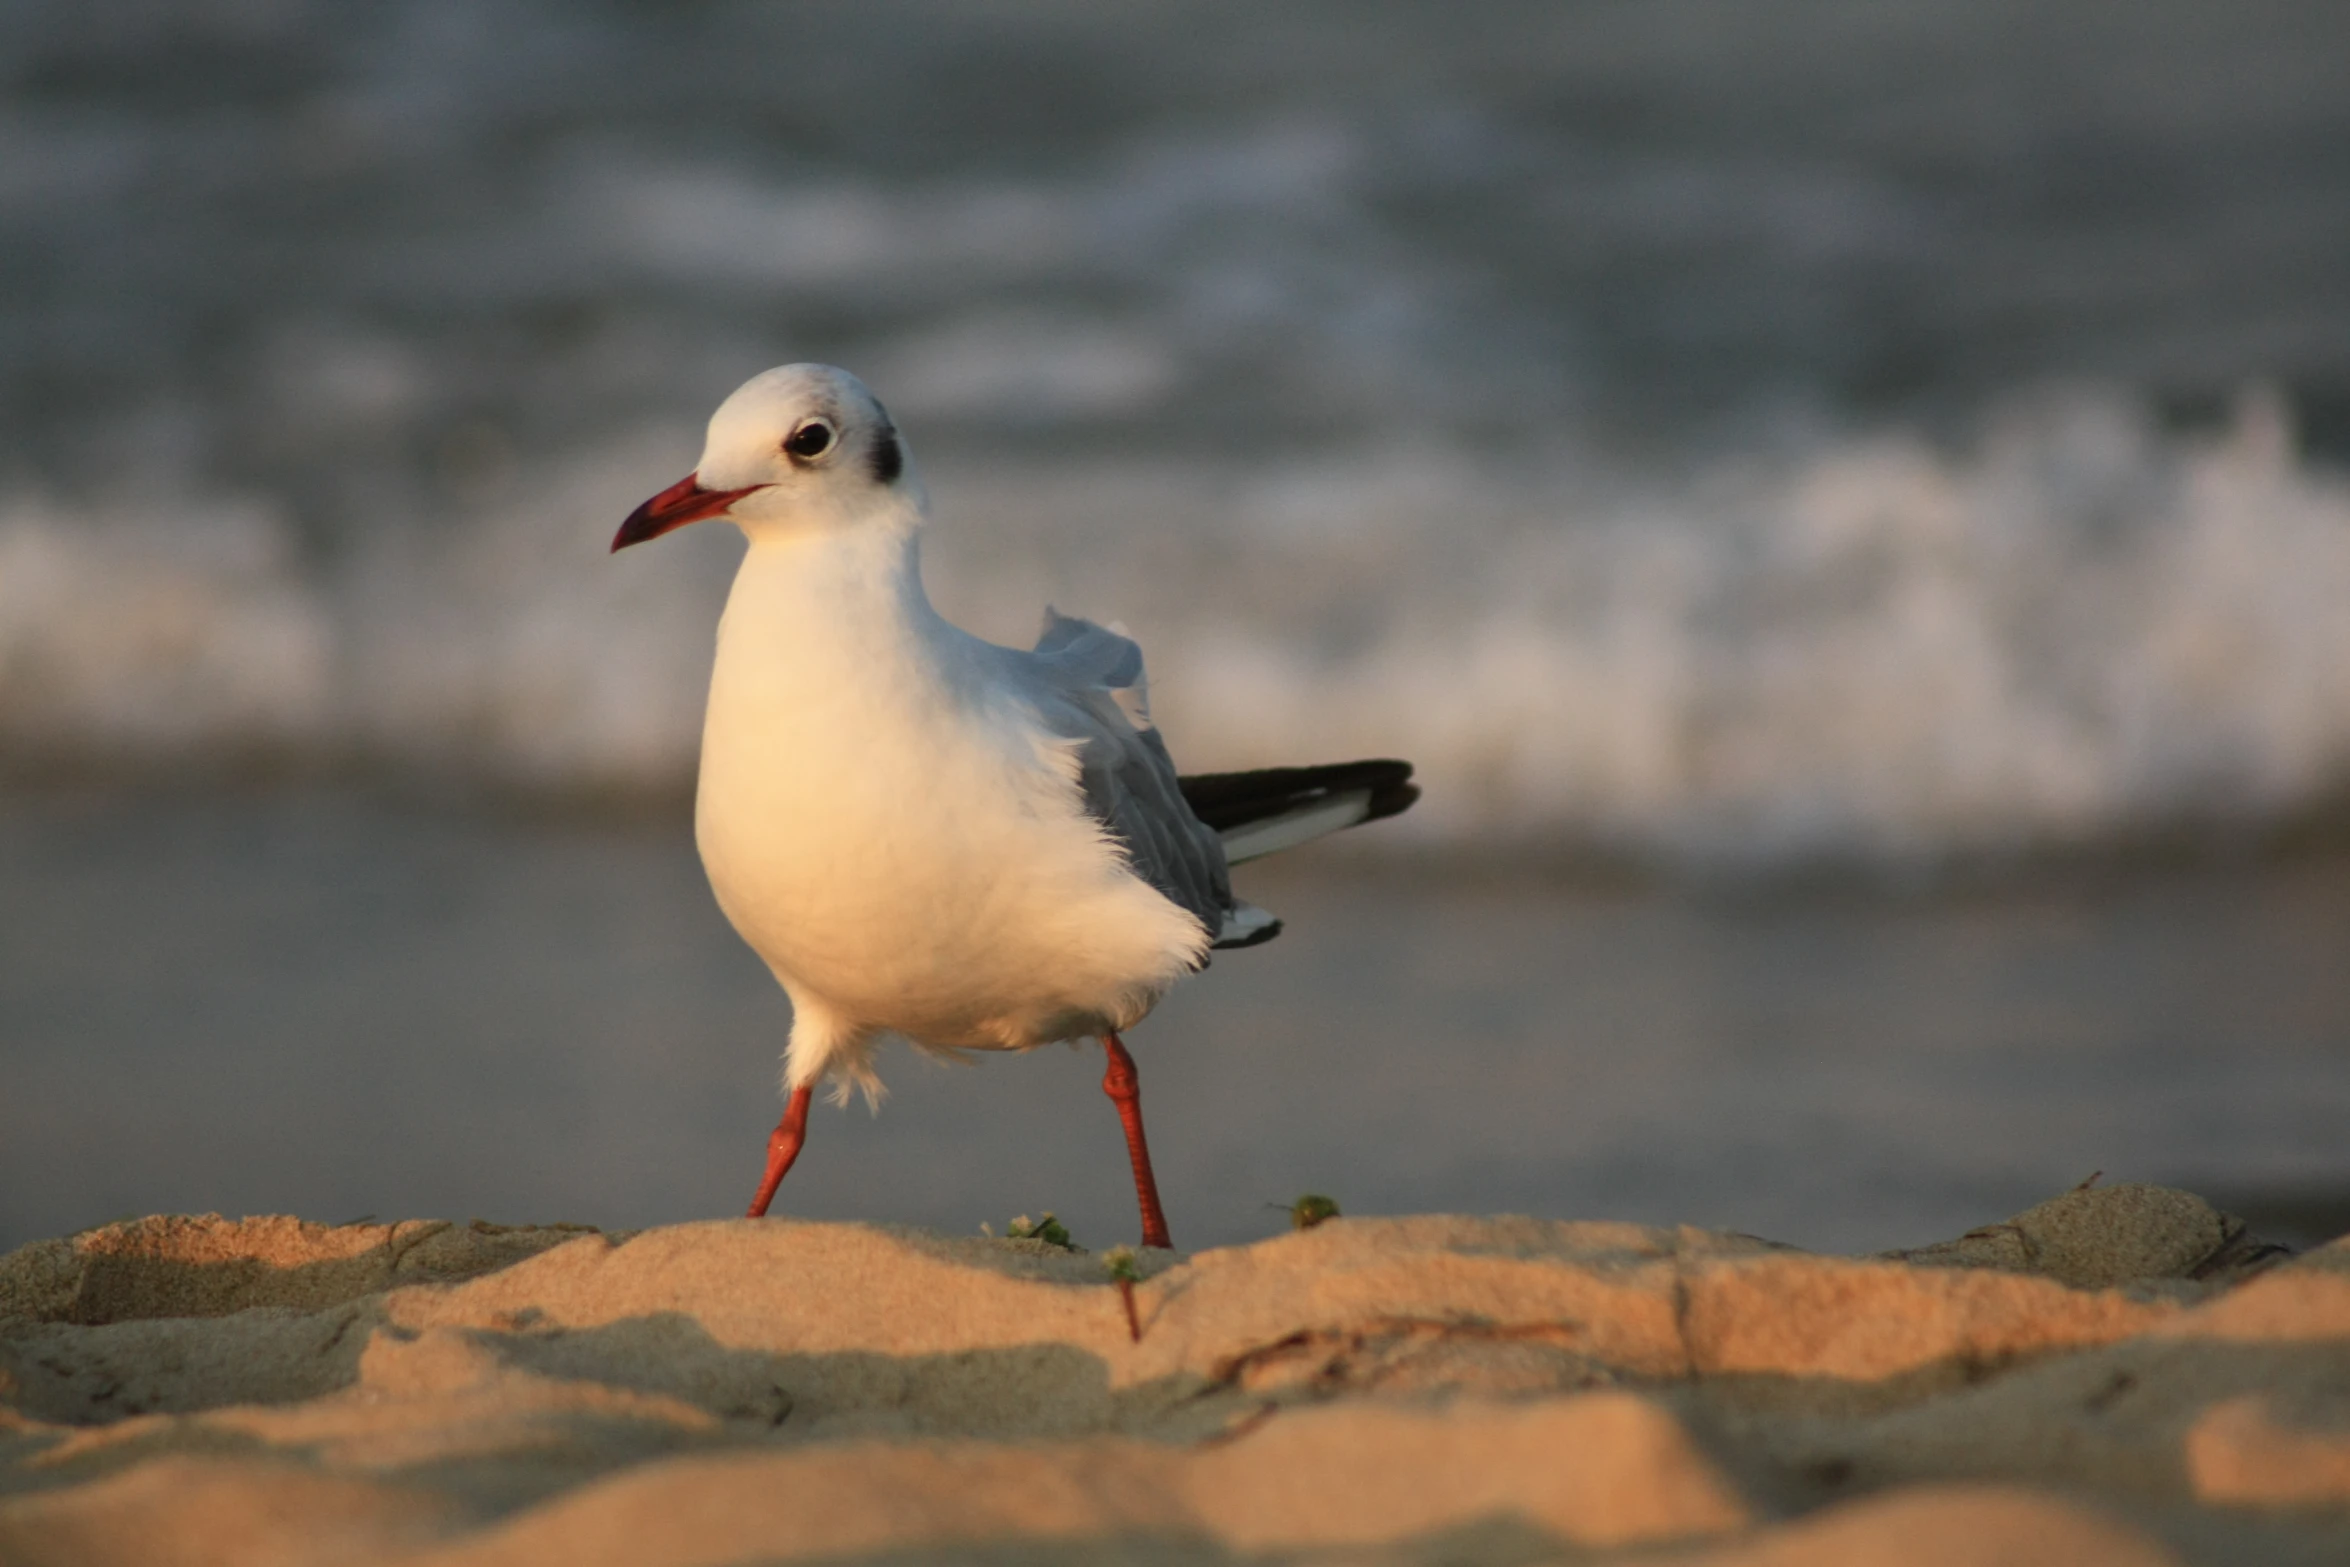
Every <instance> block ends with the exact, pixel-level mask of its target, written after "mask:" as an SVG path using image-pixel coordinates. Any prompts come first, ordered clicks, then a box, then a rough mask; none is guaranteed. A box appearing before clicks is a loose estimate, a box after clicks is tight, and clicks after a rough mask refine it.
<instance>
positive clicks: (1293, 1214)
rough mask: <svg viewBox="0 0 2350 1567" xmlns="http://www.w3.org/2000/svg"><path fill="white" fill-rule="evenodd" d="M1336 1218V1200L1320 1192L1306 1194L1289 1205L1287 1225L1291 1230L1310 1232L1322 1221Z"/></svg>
mask: <svg viewBox="0 0 2350 1567" xmlns="http://www.w3.org/2000/svg"><path fill="white" fill-rule="evenodd" d="M1337 1217H1338V1200H1337V1199H1336V1198H1334V1197H1325V1196H1323V1195H1322V1194H1321V1193H1320V1192H1308V1193H1306V1194H1305V1195H1304V1196H1303V1197H1300V1198H1299V1199H1298V1200H1297V1201H1295V1202H1293V1203H1291V1204H1290V1205H1289V1223H1290V1227H1291V1228H1292V1229H1299V1230H1310V1229H1312V1228H1313V1227H1314V1226H1315V1225H1317V1224H1320V1223H1321V1222H1322V1221H1323V1220H1324V1219H1335V1218H1337Z"/></svg>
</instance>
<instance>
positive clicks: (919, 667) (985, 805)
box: [695, 531, 1201, 1048]
mask: <svg viewBox="0 0 2350 1567" xmlns="http://www.w3.org/2000/svg"><path fill="white" fill-rule="evenodd" d="M997 651H999V650H992V649H987V648H986V646H985V644H980V643H977V642H975V641H974V640H973V639H970V638H968V637H966V636H964V635H963V634H962V633H960V632H958V631H955V630H954V628H952V627H950V626H948V625H947V624H946V623H945V622H944V621H943V620H941V619H939V618H938V616H937V615H936V614H935V612H933V611H932V610H931V609H930V607H929V605H928V603H927V601H925V600H924V599H923V597H922V593H921V586H920V579H919V576H918V573H917V571H916V569H915V566H914V561H913V547H912V543H911V540H910V539H909V538H906V537H903V536H892V535H889V534H886V533H882V532H879V531H872V532H865V533H858V534H850V535H826V536H819V537H813V538H798V539H787V540H782V541H766V542H760V543H755V544H754V546H753V547H752V549H751V551H750V552H749V554H748V555H747V556H746V557H745V558H744V561H743V566H742V569H741V571H740V573H739V574H738V576H737V577H736V580H735V586H734V590H733V593H732V595H731V597H730V598H729V600H728V603H727V609H726V614H725V617H724V619H723V620H722V621H721V622H720V626H719V639H718V656H717V662H716V666H715V668H714V670H713V672H712V677H711V683H710V705H709V711H708V715H707V719H706V722H705V725H704V730H703V740H702V769H701V782H700V790H699V797H698V800H697V806H696V822H695V825H696V836H697V838H698V840H699V842H700V846H701V851H702V861H703V864H704V866H705V867H706V868H707V870H708V872H709V876H710V883H711V886H712V888H713V889H714V890H715V892H716V893H717V897H718V902H719V904H720V906H721V907H722V908H723V909H724V910H725V911H726V914H727V917H728V918H729V919H731V920H732V921H733V922H734V925H735V928H736V929H737V930H738V931H740V932H741V934H742V936H743V938H744V939H745V940H746V941H748V942H749V943H750V944H751V946H752V947H753V948H754V949H756V950H757V951H758V952H759V954H760V955H761V956H762V957H763V958H765V959H766V960H767V962H768V964H769V966H770V967H771V968H773V969H774V970H775V972H776V974H777V976H778V977H779V978H780V979H782V980H783V982H784V984H785V985H786V986H787V987H788V988H790V989H791V990H792V991H793V992H794V994H795V995H803V996H809V997H814V998H820V999H821V1000H822V1002H823V1003H824V1004H825V1005H826V1006H828V1007H830V1008H832V1009H833V1010H834V1011H836V1012H838V1013H840V1014H842V1015H843V1017H844V1019H845V1020H848V1021H852V1022H854V1023H856V1024H858V1025H860V1026H864V1027H871V1028H880V1029H889V1030H892V1031H895V1032H898V1033H902V1034H905V1035H907V1036H908V1037H910V1038H913V1039H915V1040H917V1041H918V1042H922V1043H927V1044H934V1045H961V1046H978V1047H994V1048H1005V1047H1010V1048H1020V1047H1024V1046H1027V1045H1032V1044H1038V1043H1043V1042H1045V1041H1046V1040H1049V1039H1056V1038H1065V1037H1070V1036H1072V1035H1075V1034H1080V1033H1089V1032H1096V1031H1099V1030H1100V1029H1102V1028H1122V1027H1125V1026H1127V1025H1128V1024H1130V1023H1132V1022H1133V1021H1135V1020H1136V1019H1138V1018H1139V1017H1140V1016H1141V1014H1142V1013H1143V1012H1145V1011H1147V1010H1149V1007H1150V1005H1151V1003H1152V1002H1154V1001H1155V1000H1156V999H1157V997H1158V995H1159V994H1160V993H1161V992H1162V991H1164V989H1165V988H1166V987H1167V986H1168V985H1169V984H1171V983H1172V982H1173V981H1174V980H1175V979H1176V978H1177V977H1179V976H1180V975H1181V974H1182V973H1183V972H1184V971H1185V970H1186V969H1187V968H1188V967H1189V965H1190V961H1191V959H1192V957H1193V956H1194V955H1195V954H1196V952H1197V950H1198V948H1199V945H1200V939H1201V938H1200V936H1199V932H1198V929H1197V926H1196V922H1194V921H1193V920H1192V919H1191V918H1190V916H1188V915H1186V914H1184V913H1183V911H1181V910H1180V909H1177V908H1176V907H1175V906H1174V905H1173V904H1172V903H1170V902H1168V901H1167V899H1165V898H1164V897H1162V896H1160V895H1159V894H1158V893H1157V892H1155V891H1153V890H1151V889H1150V888H1149V887H1148V886H1146V885H1144V884H1143V883H1142V882H1141V881H1139V880H1137V879H1136V878H1135V877H1133V876H1132V875H1130V874H1129V873H1128V872H1127V871H1126V870H1125V868H1124V865H1123V863H1122V862H1121V860H1120V858H1119V856H1118V854H1117V853H1116V851H1115V850H1114V848H1113V847H1112V846H1111V845H1110V844H1109V843H1107V842H1106V841H1105V840H1104V839H1103V837H1102V836H1101V833H1100V831H1099V829H1098V828H1097V827H1096V826H1095V825H1094V824H1093V823H1092V822H1091V821H1090V819H1088V818H1087V817H1086V815H1085V814H1084V811H1083V808H1082V805H1081V803H1080V800H1079V796H1078V791H1077V787H1076V784H1075V781H1074V769H1073V767H1072V766H1071V765H1070V762H1069V759H1068V757H1067V755H1066V752H1065V750H1064V749H1063V746H1064V744H1065V743H1064V742H1061V741H1058V740H1056V739H1054V738H1053V737H1051V736H1050V735H1048V734H1046V733H1045V732H1044V731H1043V730H1042V729H1041V727H1040V726H1039V725H1038V724H1037V723H1036V722H1035V720H1034V718H1033V715H1031V714H1028V713H1026V712H1025V711H1023V710H1022V709H1021V707H1020V706H1019V699H1018V698H1017V696H1016V695H1015V694H1014V693H1012V692H1011V691H1010V690H1008V689H1007V688H1006V687H1005V686H1003V685H1002V684H1001V683H1000V682H999V681H995V680H991V678H990V673H991V668H992V667H993V666H992V665H991V662H990V655H991V654H993V653H995V652H997Z"/></svg>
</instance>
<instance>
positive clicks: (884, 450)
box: [867, 428, 906, 484]
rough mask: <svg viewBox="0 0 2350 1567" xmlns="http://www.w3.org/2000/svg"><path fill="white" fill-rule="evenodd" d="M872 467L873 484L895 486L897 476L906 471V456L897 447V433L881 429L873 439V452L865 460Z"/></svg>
mask: <svg viewBox="0 0 2350 1567" xmlns="http://www.w3.org/2000/svg"><path fill="white" fill-rule="evenodd" d="M867 460H868V461H869V462H871V463H872V465H873V482H874V483H876V484H895V483H897V480H898V475H899V474H901V473H904V472H905V471H906V454H905V452H904V451H902V450H900V449H899V447H898V432H897V431H895V430H891V429H887V428H885V429H883V430H882V432H881V433H880V434H879V435H877V436H875V437H874V438H873V451H872V454H871V456H870V457H869V458H868V459H867Z"/></svg>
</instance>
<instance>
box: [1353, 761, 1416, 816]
mask: <svg viewBox="0 0 2350 1567" xmlns="http://www.w3.org/2000/svg"><path fill="white" fill-rule="evenodd" d="M1404 765H1405V768H1406V776H1405V777H1403V778H1399V779H1397V780H1396V781H1395V782H1394V783H1392V784H1389V785H1388V786H1387V787H1386V788H1384V789H1381V788H1373V789H1372V791H1371V808H1370V809H1369V810H1367V811H1365V812H1364V813H1363V821H1366V822H1375V821H1379V820H1380V819H1382V818H1384V817H1389V816H1401V815H1402V814H1403V813H1404V812H1406V811H1408V810H1410V809H1411V808H1412V806H1413V805H1414V804H1415V803H1416V802H1417V801H1418V800H1419V798H1420V786H1419V785H1418V784H1416V783H1413V782H1412V781H1411V780H1410V776H1409V768H1410V765H1411V764H1410V763H1408V762H1407V763H1406V764H1404ZM1356 825H1357V826H1360V825H1362V823H1361V822H1358V823H1356Z"/></svg>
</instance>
